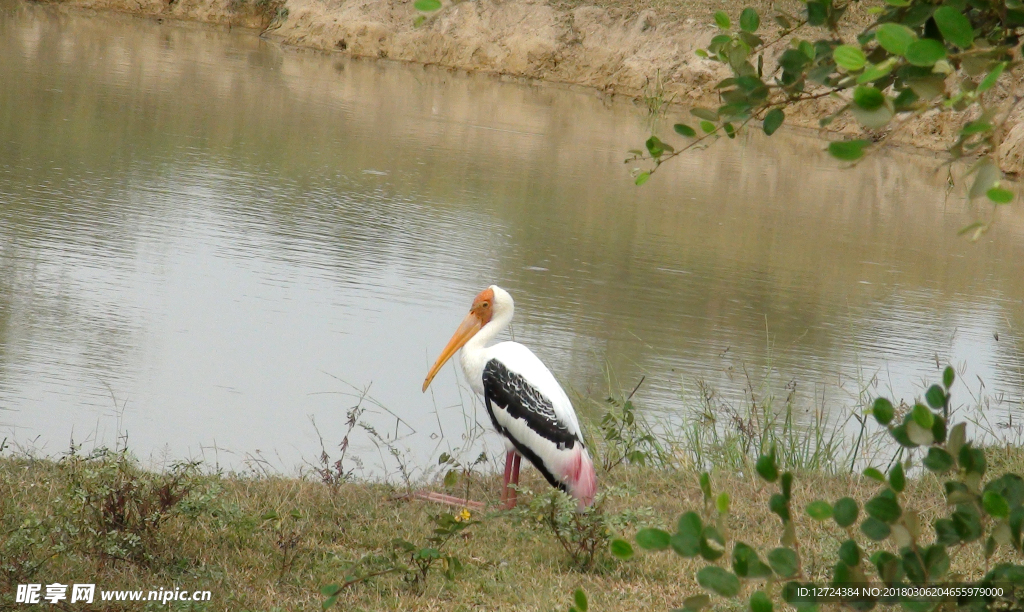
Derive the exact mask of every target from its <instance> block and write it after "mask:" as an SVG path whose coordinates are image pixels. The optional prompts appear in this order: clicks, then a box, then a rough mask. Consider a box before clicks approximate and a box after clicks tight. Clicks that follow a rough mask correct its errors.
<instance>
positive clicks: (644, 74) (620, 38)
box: [65, 0, 1024, 172]
mask: <svg viewBox="0 0 1024 612" xmlns="http://www.w3.org/2000/svg"><path fill="white" fill-rule="evenodd" d="M275 1H277V0H170V1H169V0H67V1H66V3H65V4H67V5H70V6H75V7H81V8H90V9H101V10H116V11H122V12H128V13H133V14H140V15H148V16H158V17H168V18H175V19H187V20H193V21H202V22H207V23H214V24H226V25H235V26H245V27H253V28H260V29H262V28H266V27H267V26H268V25H269V26H270V27H269V29H268V30H267V32H266V35H267V36H269V37H270V38H273V39H275V40H279V41H281V42H283V43H285V44H290V45H297V46H303V47H309V48H314V49H320V50H324V51H331V52H336V53H342V54H346V55H350V56H356V57H374V58H388V59H393V60H400V61H409V62H418V63H423V64H435V65H439V66H445V67H450V68H455V69H461V70H468V71H474V72H489V73H494V74H501V75H509V76H515V77H522V78H528V79H540V80H544V81H552V82H561V83H570V84H576V85H583V86H588V87H593V88H595V89H597V90H600V91H603V92H606V93H614V94H623V95H627V96H631V97H640V96H643V95H648V96H651V95H652V94H656V97H658V98H660V99H663V100H672V101H674V102H676V103H680V104H683V105H687V106H695V105H708V106H717V100H716V97H715V95H714V93H713V90H712V87H713V85H714V84H715V83H717V82H718V81H719V80H720V79H722V78H725V77H726V76H728V71H727V70H726V69H725V68H724V67H723V66H721V65H720V64H718V63H716V62H713V61H709V60H705V59H702V58H700V57H698V56H697V55H696V54H695V53H694V50H696V49H698V48H701V47H704V46H706V45H707V44H708V42H709V41H710V39H711V37H712V36H713V35H714V32H715V31H714V29H713V27H712V26H710V25H708V24H707V22H708V19H706V18H701V19H696V18H693V17H685V16H680V15H674V16H672V17H671V18H670V17H668V16H664V15H659V14H658V13H656V12H655V11H653V10H643V11H640V12H639V13H633V14H627V13H622V14H616V13H614V12H612V11H609V10H606V9H603V8H599V7H595V6H578V7H570V6H561V5H555V4H552V2H549V0H504V1H495V0H474V1H471V2H470V1H467V2H459V3H454V4H453V3H446V6H445V7H444V9H443V10H442V11H439V12H438V13H437V14H436V15H434V16H432V17H430V18H428V19H426V20H425V21H424V22H422V23H420V24H419V25H418V26H417V25H416V21H417V17H419V15H420V14H419V13H418V12H417V11H416V10H415V9H414V8H413V0H286V2H285V3H284V5H283V9H286V11H287V12H286V14H285V13H283V12H279V11H278V7H277V6H274V5H273V3H274V2H275ZM552 1H554V2H557V1H558V0H552ZM736 10H737V11H738V10H739V4H737V6H736ZM705 12H708V9H707V7H703V8H702V9H697V10H695V12H694V14H698V13H700V14H703V13H705ZM275 13H277V14H278V17H283V18H279V19H275V18H274V15H275ZM766 63H767V64H768V66H767V67H768V68H769V69H770V68H771V62H770V61H769V62H766ZM1011 77H1012V79H1013V80H1012V83H1010V84H1009V85H1007V86H1006V87H1004V89H1003V91H1001V92H996V95H1002V96H1008V95H1010V94H1018V95H1022V94H1024V87H1022V81H1021V71H1017V72H1015V73H1014V74H1013V75H1011ZM838 105H839V102H838V101H836V100H828V99H824V100H820V101H815V102H810V103H805V104H804V105H803V106H802V107H800V108H798V109H794V110H793V111H792V112H788V118H787V123H788V124H789V125H797V126H801V127H807V128H817V118H818V117H821V116H822V113H823V111H826V110H829V109H836V108H838ZM1022 119H1024V114H1021V115H1018V116H1015V117H1013V118H1012V119H1011V121H1010V122H1009V123H1008V125H1009V126H1014V127H1013V129H1011V130H1010V132H1009V134H1008V136H1007V137H1006V139H1005V141H1004V145H1003V147H1002V150H1001V151H1000V153H1001V158H1002V160H1001V161H1002V164H1003V166H1004V168H1005V169H1006V170H1007V171H1011V172H1021V171H1022V170H1024V122H1022ZM962 121H963V119H960V120H957V119H955V118H951V117H948V116H940V115H932V116H925V117H922V118H919V119H916V120H914V121H913V122H912V123H910V124H908V125H906V126H904V127H903V128H902V129H900V130H899V131H898V132H897V133H896V134H895V138H894V139H893V140H895V141H896V142H899V143H902V144H909V145H914V146H918V147H924V148H928V149H943V148H945V147H946V146H948V144H949V143H951V142H952V141H953V140H954V139H955V137H956V132H957V130H958V129H959V128H960V126H961V124H962ZM1017 124H1019V125H1017ZM829 130H830V131H833V132H837V131H838V132H843V133H848V134H852V133H860V132H861V129H860V127H859V126H858V125H857V124H856V123H855V122H852V121H849V120H846V121H844V120H838V121H836V122H835V123H833V124H832V125H831V126H830V127H829Z"/></svg>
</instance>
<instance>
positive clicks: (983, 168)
mask: <svg viewBox="0 0 1024 612" xmlns="http://www.w3.org/2000/svg"><path fill="white" fill-rule="evenodd" d="M974 168H975V173H976V176H975V177H974V182H973V183H972V184H971V189H970V191H969V192H968V196H970V198H971V199H972V200H973V199H974V198H976V197H978V196H980V195H982V194H985V193H987V192H988V190H989V189H992V188H993V187H995V186H996V183H998V182H999V181H1000V180H1001V179H1002V178H1003V172H1002V171H1001V170H1000V169H999V166H997V165H996V162H995V161H994V160H993V159H992V158H991V157H983V158H982V159H980V160H978V161H977V162H976V163H975V166H974Z"/></svg>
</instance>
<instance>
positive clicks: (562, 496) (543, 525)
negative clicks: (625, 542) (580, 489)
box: [516, 487, 650, 571]
mask: <svg viewBox="0 0 1024 612" xmlns="http://www.w3.org/2000/svg"><path fill="white" fill-rule="evenodd" d="M624 494H625V491H624V490H623V489H620V488H616V487H605V488H604V489H603V490H602V491H600V492H599V493H598V494H597V496H596V497H595V498H594V503H593V504H591V505H590V507H589V508H586V509H585V510H578V508H577V506H578V502H577V500H576V499H574V498H573V497H571V496H570V495H568V494H566V493H565V492H563V491H560V490H554V491H551V492H550V493H548V494H547V495H541V496H533V498H532V499H531V500H530V504H529V505H526V506H519V507H518V508H517V510H516V516H517V518H518V520H519V521H520V522H523V523H526V524H528V525H532V526H534V527H537V528H539V529H540V530H541V531H543V532H547V533H550V534H552V535H554V536H555V539H556V540H557V541H558V543H559V544H560V545H561V546H562V549H563V550H565V552H566V554H568V555H569V560H570V563H571V564H572V566H573V567H574V568H576V569H579V570H584V571H585V570H589V569H590V568H591V567H592V566H593V565H594V561H595V560H596V558H597V555H598V554H599V553H602V552H603V551H606V550H608V543H609V541H610V539H611V536H612V534H613V533H618V532H621V531H622V530H623V529H624V528H626V527H629V526H631V525H634V524H636V523H637V522H640V521H643V520H644V519H645V518H646V517H648V516H649V515H650V511H649V510H646V509H641V510H628V511H624V512H618V513H611V512H607V511H606V510H605V505H606V502H607V501H608V499H609V498H610V497H620V496H622V495H624Z"/></svg>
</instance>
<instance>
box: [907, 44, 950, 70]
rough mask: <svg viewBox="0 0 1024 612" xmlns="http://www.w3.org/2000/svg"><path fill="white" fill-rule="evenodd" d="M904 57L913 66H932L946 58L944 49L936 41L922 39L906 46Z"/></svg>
mask: <svg viewBox="0 0 1024 612" xmlns="http://www.w3.org/2000/svg"><path fill="white" fill-rule="evenodd" d="M904 56H905V57H906V58H907V61H908V62H910V63H911V64H913V65H915V66H934V65H935V62H937V61H939V60H940V59H944V58H945V57H946V47H944V46H943V45H942V43H940V42H939V41H937V40H933V39H931V38H922V39H920V40H915V41H914V42H912V43H910V44H909V45H907V52H906V53H905V54H904Z"/></svg>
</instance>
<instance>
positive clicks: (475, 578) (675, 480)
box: [0, 399, 1024, 611]
mask: <svg viewBox="0 0 1024 612" xmlns="http://www.w3.org/2000/svg"><path fill="white" fill-rule="evenodd" d="M603 404H604V405H605V406H606V407H607V412H606V413H605V416H604V418H603V419H602V420H601V422H600V423H595V424H594V425H593V426H592V427H591V431H592V433H593V434H594V435H595V436H597V437H598V440H597V441H596V446H597V447H598V450H599V452H600V457H601V461H600V463H602V464H603V465H602V466H601V468H600V470H599V481H600V483H601V487H602V490H603V491H604V494H603V495H602V497H603V501H601V502H600V504H599V506H598V508H597V509H596V510H595V511H594V512H592V513H590V514H588V515H585V516H582V517H581V516H577V515H576V514H575V513H573V512H572V511H571V510H569V509H567V508H568V507H567V506H566V505H564V504H562V505H559V504H560V503H561V502H559V501H558V499H559V498H558V497H557V496H553V495H552V494H550V493H549V489H548V487H547V486H546V484H545V483H543V482H542V481H541V480H540V479H539V478H538V477H537V474H536V473H535V472H534V471H533V470H529V471H527V472H526V473H524V480H523V485H524V487H525V488H526V489H527V490H528V491H526V492H524V493H523V495H522V498H521V499H522V503H521V505H520V507H519V508H518V509H516V510H514V511H499V510H491V511H482V512H477V513H473V514H469V513H460V512H459V510H458V509H450V508H447V507H442V506H437V505H434V504H431V503H427V502H421V501H413V500H411V499H409V497H408V496H407V493H408V492H409V491H408V490H407V489H406V488H404V487H396V486H393V485H388V484H382V483H372V482H358V481H348V480H346V479H344V478H337V477H336V476H338V475H337V474H335V475H333V476H332V475H330V474H329V473H328V472H323V473H320V474H317V473H316V472H313V473H311V475H310V476H309V477H307V478H283V477H268V476H257V475H254V474H248V475H240V474H228V473H210V472H209V471H208V470H204V469H203V468H202V466H199V465H196V464H189V463H182V464H178V465H175V466H172V467H171V468H170V469H169V470H166V471H164V472H161V473H154V472H149V471H145V470H142V469H140V467H139V466H138V464H137V462H135V461H134V460H133V459H132V457H131V455H130V453H128V452H127V451H124V450H122V451H117V452H114V451H106V450H97V451H94V452H92V453H90V454H83V453H82V452H81V451H76V452H70V453H68V454H66V455H65V456H63V457H61V458H57V459H52V458H38V457H33V456H32V455H31V454H29V453H24V452H17V453H11V452H10V451H8V452H7V453H5V454H4V455H3V456H2V458H0V608H3V609H9V608H10V607H11V606H14V605H15V604H14V603H13V600H14V597H15V590H16V586H17V585H18V584H25V583H39V584H43V585H46V584H50V583H54V582H57V583H62V584H72V583H76V582H77V583H83V582H86V583H88V582H91V583H95V584H96V585H97V588H98V589H107V590H110V589H144V590H147V591H148V590H158V589H160V588H163V589H165V590H173V589H175V588H178V589H182V590H186V591H193V590H209V591H211V593H212V599H211V601H209V602H203V603H186V602H172V603H171V604H170V605H169V606H164V605H161V604H159V603H155V602H151V603H128V602H112V601H108V602H100V601H96V602H94V603H93V604H92V606H86V605H82V604H74V605H72V604H69V603H67V602H64V605H65V607H64V609H74V610H84V609H93V610H139V609H152V610H157V609H179V610H253V611H256V610H265V611H269V610H316V609H320V606H321V604H322V602H323V601H324V600H325V596H324V595H322V594H321V593H320V589H321V588H322V587H324V586H325V585H331V584H335V585H341V586H343V588H340V590H338V593H337V601H336V603H335V606H336V607H335V608H334V609H338V610H456V611H457V610H551V609H566V608H567V607H568V605H569V604H570V603H571V601H572V594H573V592H574V591H575V590H576V589H577V588H583V589H584V590H585V591H586V592H587V593H588V594H589V596H590V609H592V610H639V609H652V610H668V609H672V608H675V607H678V606H680V605H681V603H682V601H683V599H684V598H685V597H687V596H689V595H693V594H695V593H699V592H701V588H700V587H699V586H698V585H697V583H696V581H695V578H694V574H695V571H696V570H697V569H698V568H699V567H702V566H703V563H698V562H696V561H693V560H687V559H681V558H679V557H677V556H675V555H671V554H654V553H639V554H637V555H636V556H635V557H633V558H632V559H630V560H627V561H622V560H619V559H617V558H615V557H613V556H612V555H611V554H610V553H609V551H608V539H609V537H610V536H622V537H624V538H626V539H627V540H632V538H633V536H634V534H635V533H636V531H637V530H638V529H640V528H643V527H647V526H653V527H662V528H667V529H669V530H672V529H674V527H673V526H674V525H675V521H676V519H677V518H678V517H679V516H680V514H681V513H683V512H684V511H688V510H695V511H698V512H700V513H702V514H703V515H704V516H705V520H708V521H710V520H713V518H714V515H716V514H717V513H716V511H715V509H714V508H713V507H708V506H707V505H706V504H705V501H704V496H703V494H702V491H701V488H700V486H699V484H698V479H699V472H700V471H701V469H702V467H701V466H700V465H699V464H700V463H702V462H706V463H711V464H714V465H715V466H716V467H712V468H711V470H710V472H711V477H712V488H713V490H714V492H715V494H716V495H717V493H718V492H723V491H724V492H728V493H729V496H730V498H731V507H730V511H729V515H728V517H727V519H726V520H725V522H724V523H720V527H723V528H724V530H725V531H726V537H728V538H729V539H730V540H743V541H744V542H746V543H748V544H750V545H752V546H754V547H756V548H758V549H760V550H762V551H767V550H770V549H772V548H774V547H775V546H778V542H779V537H780V535H781V533H782V528H781V523H780V521H779V519H778V517H776V516H775V515H773V514H772V513H771V512H770V511H769V509H768V500H769V497H770V496H771V495H772V494H773V493H774V492H775V491H776V489H777V487H776V485H773V484H769V483H767V482H764V481H763V480H762V479H760V478H758V477H757V475H756V474H755V470H754V467H753V463H752V461H751V458H752V457H756V455H757V454H758V452H759V447H760V446H761V445H763V444H772V443H774V444H776V445H777V446H778V447H779V448H780V449H781V451H785V450H786V449H788V450H789V455H788V457H789V459H786V458H785V457H786V456H787V455H785V454H784V453H782V452H780V457H783V463H784V464H789V465H791V466H797V467H798V466H799V465H800V464H801V462H802V463H803V464H804V465H805V466H807V467H805V468H804V469H795V470H794V473H795V476H796V480H795V485H794V490H793V500H792V507H793V508H794V522H795V523H794V524H795V528H796V532H797V536H798V537H799V539H800V546H801V555H802V558H803V569H804V572H805V575H806V578H807V579H812V580H821V581H826V580H827V579H828V578H829V577H830V575H831V572H832V568H833V566H834V565H835V563H836V550H837V548H838V546H839V544H840V543H841V542H842V541H843V540H845V539H847V537H849V536H848V533H847V532H846V531H845V530H843V529H840V528H839V527H837V526H836V525H835V524H834V523H833V522H831V521H826V522H822V523H819V522H816V521H814V520H813V519H811V518H810V517H809V516H807V514H805V513H804V512H803V508H805V507H806V506H807V504H808V503H810V502H811V501H813V500H815V499H825V500H829V501H834V500H836V499H839V498H841V497H845V496H850V497H853V498H854V499H858V500H866V499H868V498H870V497H871V496H872V495H876V494H877V493H878V492H879V491H880V490H881V489H883V488H885V485H881V484H879V483H878V482H876V481H873V480H871V479H869V478H866V477H863V476H861V475H859V474H856V473H851V472H850V471H849V469H848V467H849V466H847V465H845V461H846V456H847V455H842V456H840V455H835V454H833V455H829V456H827V457H825V455H822V454H821V453H819V456H820V457H825V459H823V460H818V461H817V463H813V462H810V461H809V460H810V459H811V458H812V457H814V456H815V453H814V451H815V449H820V448H822V447H823V446H827V445H825V442H827V441H828V440H829V438H827V437H824V436H821V435H820V434H821V432H820V431H818V432H817V433H816V432H815V431H814V429H813V428H812V429H811V430H808V431H809V433H807V434H803V435H800V434H796V433H792V432H791V433H790V434H789V436H790V437H789V438H788V441H787V438H786V437H784V436H781V435H778V434H784V433H785V432H786V421H785V416H784V415H785V413H786V411H785V409H784V407H783V406H779V407H776V409H774V410H770V411H769V412H772V413H778V414H780V415H782V420H775V421H769V422H767V423H765V422H763V415H764V414H766V412H765V408H759V409H756V410H755V409H754V407H752V408H751V409H750V410H749V411H748V412H746V413H745V414H744V415H742V416H743V417H744V418H746V423H747V425H739V424H737V422H735V421H733V422H731V423H730V424H728V426H727V427H726V428H724V429H726V430H731V431H734V432H739V435H734V434H730V435H724V434H722V433H721V432H722V430H723V428H721V427H713V428H712V429H711V430H700V429H694V428H693V426H694V423H691V424H690V429H689V430H688V431H689V433H686V432H685V431H684V432H683V433H678V434H677V435H676V436H675V437H672V438H670V437H667V436H661V437H654V436H653V435H651V432H652V429H650V428H647V427H646V426H645V425H643V422H642V419H639V418H638V416H637V415H635V414H632V415H630V413H631V410H632V406H631V404H628V403H627V402H625V401H623V400H621V399H620V400H619V401H615V402H610V403H603ZM738 417H740V415H733V416H731V417H729V418H738ZM741 420H742V419H741ZM758 427H761V429H760V430H758ZM744 429H746V431H747V434H743V433H742V432H743V431H744ZM701 431H703V433H700V432H701ZM709 431H715V432H718V433H714V434H711V433H709ZM759 431H760V433H758V432H759ZM767 432H776V433H767ZM764 436H768V437H767V438H765V437H764ZM695 443H699V444H701V445H703V450H701V451H700V452H699V454H695V450H694V447H693V445H694V444H695ZM849 443H850V441H846V442H845V444H846V445H847V447H849ZM744 446H745V448H744ZM986 454H987V457H988V463H989V471H988V474H989V475H990V477H995V476H998V475H1000V474H1002V473H1004V472H1014V473H1024V452H1022V450H1021V448H1019V447H1018V446H1013V445H1005V446H990V447H988V448H987V449H986ZM620 458H622V459H624V460H623V461H619V460H618V459H620ZM641 464H643V465H641ZM878 467H880V468H885V467H886V466H885V465H879V466H878ZM464 478H466V477H465V476H461V477H458V478H451V479H450V482H449V484H450V485H451V488H450V491H449V492H451V493H461V492H462V491H463V490H464V488H463V487H464V486H465V485H466V484H467V482H468V485H469V489H470V494H471V496H472V497H474V498H476V499H480V500H483V501H487V502H489V503H491V504H494V503H495V502H496V500H497V499H498V497H499V485H500V477H499V476H497V475H481V474H472V473H471V474H470V475H469V476H468V478H469V480H468V481H467V480H464ZM433 486H434V488H436V489H443V488H444V485H443V484H442V483H434V485H433ZM531 489H532V491H535V492H536V493H531V492H529V490H531ZM901 498H902V502H903V505H904V506H905V507H906V508H913V509H915V510H917V511H918V512H919V513H920V516H921V518H922V523H924V524H930V523H931V522H932V521H933V520H934V518H936V517H938V516H941V515H945V514H946V513H947V512H948V510H947V506H946V501H945V499H944V496H943V494H942V485H941V483H940V481H939V479H938V478H936V477H934V476H932V475H929V474H926V475H924V476H920V477H917V478H913V479H910V481H909V482H908V485H907V488H906V490H905V491H904V492H903V493H902V494H901ZM492 507H493V506H492ZM448 513H451V514H448ZM439 516H440V518H438V517H439ZM439 534H440V535H439ZM431 538H433V540H432V539H431ZM396 540H400V542H398V543H397V544H396ZM885 545H886V544H883V546H885ZM888 546H889V547H890V548H893V549H895V546H894V545H892V544H891V543H889V544H888ZM1005 550H1006V549H1005V548H1000V549H999V550H997V551H996V553H995V555H994V556H993V557H991V558H989V559H987V560H986V559H985V558H984V556H983V552H982V547H981V546H976V545H968V546H960V547H957V548H955V549H950V557H951V569H950V571H951V572H955V573H960V574H962V575H963V576H965V577H974V578H977V577H979V576H980V575H981V574H983V573H984V572H985V571H986V568H989V567H991V566H992V565H993V564H995V563H997V562H999V561H1001V560H1010V559H1012V558H1013V557H1012V555H1011V554H1010V553H1008V552H1005ZM1011 552H1012V551H1011ZM726 559H727V558H726ZM426 565H429V567H427V569H425V570H424V569H423V567H424V566H426ZM446 574H448V575H447V576H446ZM346 583H347V584H346ZM97 599H98V596H97ZM716 601H717V602H718V603H717V604H716V606H715V607H716V609H745V608H744V606H743V605H742V604H741V603H740V602H738V601H732V600H721V599H719V600H716Z"/></svg>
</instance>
